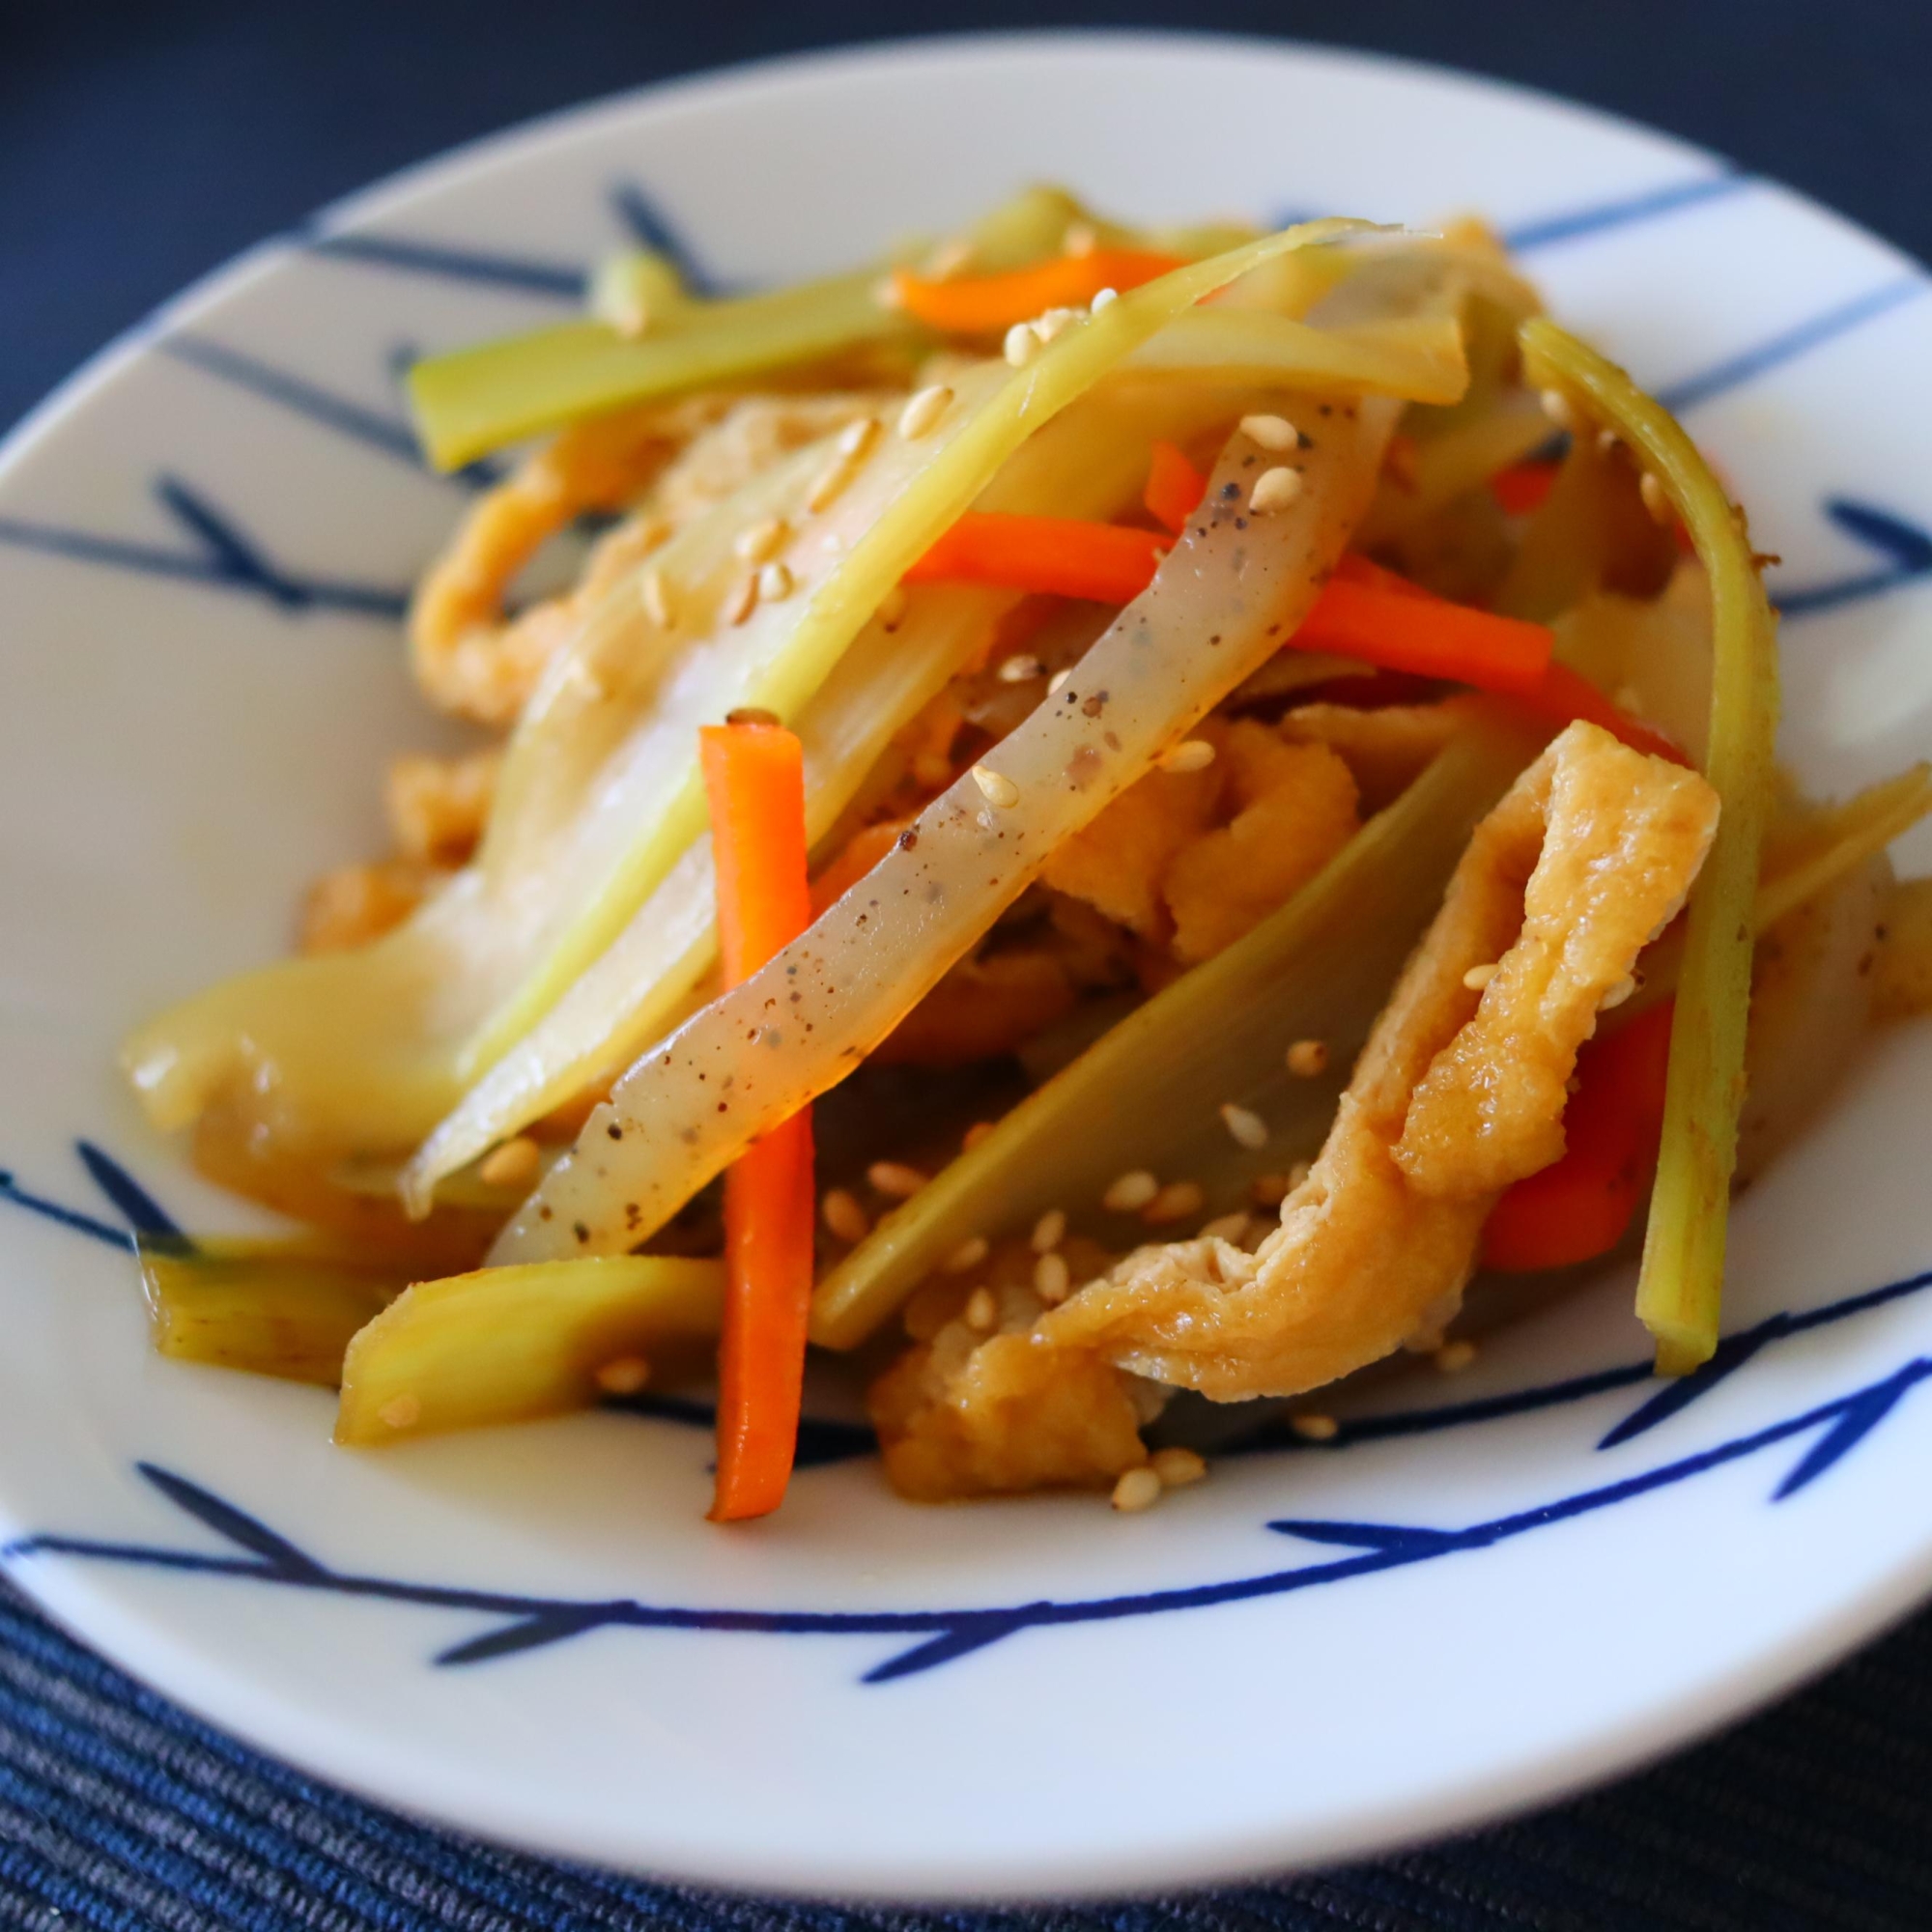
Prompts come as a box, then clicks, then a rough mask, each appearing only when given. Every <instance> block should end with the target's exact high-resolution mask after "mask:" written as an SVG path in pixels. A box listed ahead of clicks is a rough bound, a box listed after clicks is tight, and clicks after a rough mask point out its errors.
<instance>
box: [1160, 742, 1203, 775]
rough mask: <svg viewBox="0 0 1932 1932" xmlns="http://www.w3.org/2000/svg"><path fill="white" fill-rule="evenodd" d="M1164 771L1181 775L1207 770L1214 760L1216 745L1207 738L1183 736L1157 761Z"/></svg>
mask: <svg viewBox="0 0 1932 1932" xmlns="http://www.w3.org/2000/svg"><path fill="white" fill-rule="evenodd" d="M1155 762H1156V763H1158V765H1159V766H1160V768H1161V770H1162V771H1164V772H1173V773H1175V774H1177V775H1180V774H1183V773H1186V772H1205V771H1206V770H1207V769H1208V766H1209V765H1211V764H1212V763H1213V762H1214V747H1213V746H1212V745H1211V744H1210V743H1209V742H1208V740H1207V739H1206V738H1183V739H1182V740H1181V741H1180V743H1179V744H1178V745H1170V746H1169V747H1168V748H1167V750H1166V751H1164V752H1163V753H1161V754H1160V756H1159V758H1158V759H1157V760H1156V761H1155Z"/></svg>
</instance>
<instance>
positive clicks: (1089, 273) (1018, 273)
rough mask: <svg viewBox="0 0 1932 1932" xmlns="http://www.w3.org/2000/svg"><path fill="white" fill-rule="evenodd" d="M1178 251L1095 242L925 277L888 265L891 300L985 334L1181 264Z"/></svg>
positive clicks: (931, 323)
mask: <svg viewBox="0 0 1932 1932" xmlns="http://www.w3.org/2000/svg"><path fill="white" fill-rule="evenodd" d="M1184 266H1185V265H1184V264H1183V263H1182V261H1181V259H1180V258H1179V256H1178V255H1157V254H1154V253H1152V252H1151V251H1150V250H1147V249H1142V248H1096V249H1094V250H1093V251H1092V252H1091V253H1089V254H1086V255H1055V256H1051V257H1049V258H1048V259H1047V260H1046V261H1044V262H1037V263H1035V264H1034V265H1033V266H1032V267H1031V268H1025V269H1014V270H1009V272H1008V273H1006V274H1002V275H955V276H953V277H952V278H951V279H949V280H938V281H928V280H926V279H925V278H924V277H923V276H920V275H915V274H913V273H912V272H911V271H910V270H906V269H896V270H894V271H893V282H892V287H893V305H894V306H895V307H896V308H899V309H902V310H903V311H904V312H905V313H906V314H907V315H909V316H911V317H913V318H914V320H916V321H918V322H923V324H924V325H925V326H926V327H928V328H934V329H937V330H939V331H940V333H941V334H944V335H989V334H992V333H994V332H996V331H997V330H1000V329H1003V328H1008V327H1011V326H1012V324H1014V323H1016V322H1031V321H1032V320H1033V318H1034V317H1035V316H1037V315H1038V314H1040V313H1041V312H1042V311H1044V310H1046V309H1050V308H1072V307H1075V306H1077V305H1079V304H1081V303H1085V302H1091V301H1092V300H1093V299H1094V297H1095V296H1096V295H1098V294H1099V293H1100V291H1101V290H1102V289H1112V290H1113V291H1114V292H1115V293H1116V294H1117V295H1118V294H1120V293H1121V292H1122V291H1123V290H1126V289H1137V288H1139V287H1140V286H1141V284H1142V283H1144V282H1151V281H1154V280H1156V279H1157V278H1158V277H1159V276H1161V275H1165V274H1169V273H1171V272H1172V271H1173V270H1176V269H1179V268H1181V267H1184Z"/></svg>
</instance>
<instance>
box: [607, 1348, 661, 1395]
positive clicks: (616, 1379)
mask: <svg viewBox="0 0 1932 1932" xmlns="http://www.w3.org/2000/svg"><path fill="white" fill-rule="evenodd" d="M650 1378H651V1365H650V1364H649V1363H648V1362H647V1361H645V1360H644V1358H643V1357H642V1356H641V1355H619V1356H617V1357H616V1359H615V1360H614V1361H609V1362H606V1363H605V1364H604V1366H603V1367H602V1368H601V1369H599V1370H598V1371H597V1386H598V1387H599V1388H601V1389H602V1390H603V1391H604V1393H605V1394H606V1395H636V1394H637V1392H638V1391H639V1389H640V1388H642V1387H643V1385H644V1384H645V1383H646V1382H647V1381H649V1380H650Z"/></svg>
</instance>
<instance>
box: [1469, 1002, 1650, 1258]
mask: <svg viewBox="0 0 1932 1932" xmlns="http://www.w3.org/2000/svg"><path fill="white" fill-rule="evenodd" d="M1670 1015H1671V1006H1670V1003H1669V1002H1668V1001H1667V1000H1666V1001H1664V1002H1663V1003H1662V1005H1661V1006H1656V1007H1653V1008H1651V1009H1650V1010H1649V1011H1648V1012H1644V1013H1639V1014H1638V1015H1637V1017H1636V1018H1635V1019H1634V1020H1632V1021H1631V1022H1630V1023H1629V1024H1628V1025H1627V1026H1624V1027H1621V1028H1619V1029H1618V1031H1617V1032H1615V1033H1613V1034H1610V1035H1607V1036H1606V1037H1603V1038H1600V1039H1594V1040H1592V1041H1591V1042H1590V1043H1589V1044H1588V1045H1587V1046H1585V1047H1584V1049H1583V1050H1582V1052H1581V1053H1579V1054H1578V1055H1577V1091H1576V1093H1575V1094H1574V1095H1573V1096H1572V1098H1571V1100H1570V1104H1569V1105H1568V1106H1567V1107H1566V1108H1565V1109H1564V1112H1563V1130H1564V1134H1565V1137H1566V1145H1565V1147H1564V1150H1563V1154H1562V1157H1561V1158H1560V1159H1558V1160H1556V1161H1555V1162H1553V1163H1552V1164H1551V1165H1550V1166H1548V1167H1546V1168H1545V1169H1543V1171H1542V1172H1541V1173H1540V1174H1532V1175H1531V1176H1530V1177H1529V1179H1527V1180H1519V1181H1518V1182H1517V1183H1516V1185H1515V1186H1514V1187H1512V1188H1510V1189H1509V1190H1508V1191H1507V1192H1506V1193H1505V1194H1504V1195H1503V1197H1502V1199H1501V1200H1500V1201H1498V1202H1497V1203H1496V1205H1495V1208H1494V1210H1493V1211H1492V1213H1491V1215H1490V1218H1489V1221H1488V1223H1487V1225H1486V1226H1485V1227H1484V1229H1483V1265H1484V1266H1485V1267H1491V1268H1495V1269H1497V1270H1498V1271H1500V1272H1503V1273H1507V1274H1525V1273H1530V1272H1532V1271H1534V1270H1536V1269H1540V1268H1553V1267H1569V1266H1572V1265H1573V1264H1576V1263H1577V1262H1587V1261H1592V1260H1594V1259H1595V1258H1596V1257H1597V1256H1599V1255H1602V1254H1607V1253H1608V1252H1609V1250H1610V1249H1611V1248H1613V1247H1615V1246H1616V1244H1617V1242H1618V1241H1620V1240H1621V1239H1622V1238H1623V1234H1624V1230H1625V1229H1626V1228H1628V1227H1629V1226H1630V1221H1631V1216H1632V1215H1633V1214H1634V1212H1635V1211H1636V1204H1637V1202H1638V1201H1639V1200H1641V1199H1642V1197H1643V1190H1644V1188H1645V1187H1646V1186H1648V1185H1649V1182H1650V1173H1651V1168H1652V1167H1653V1165H1654V1164H1655V1162H1656V1160H1657V1144H1658V1137H1659V1135H1660V1133H1661V1132H1662V1126H1663V1091H1664V1079H1665V1074H1666V1071H1667V1068H1668V1065H1669V1060H1670Z"/></svg>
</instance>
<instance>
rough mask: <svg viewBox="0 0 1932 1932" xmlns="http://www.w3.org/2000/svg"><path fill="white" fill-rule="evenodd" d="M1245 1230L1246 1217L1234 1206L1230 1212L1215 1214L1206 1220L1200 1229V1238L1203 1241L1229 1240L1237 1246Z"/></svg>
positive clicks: (1246, 1230)
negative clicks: (1233, 1209)
mask: <svg viewBox="0 0 1932 1932" xmlns="http://www.w3.org/2000/svg"><path fill="white" fill-rule="evenodd" d="M1247 1232H1248V1217H1247V1215H1246V1213H1245V1212H1244V1211H1243V1210H1242V1209H1240V1208H1236V1209H1235V1211H1234V1212H1233V1213H1232V1214H1217V1215H1216V1216H1215V1217H1214V1218H1213V1220H1211V1221H1209V1222H1208V1223H1207V1224H1206V1225H1205V1226H1204V1227H1203V1228H1202V1230H1201V1238H1202V1239H1203V1240H1204V1241H1231V1242H1233V1243H1234V1245H1235V1246H1236V1247H1239V1246H1240V1244H1241V1241H1242V1238H1243V1237H1244V1236H1246V1234H1247Z"/></svg>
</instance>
